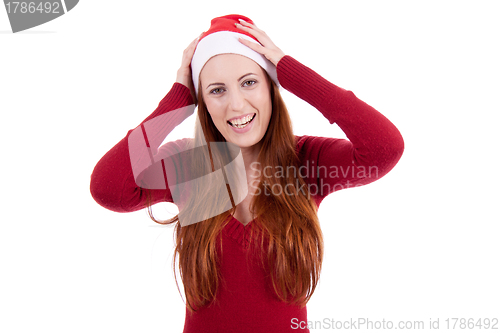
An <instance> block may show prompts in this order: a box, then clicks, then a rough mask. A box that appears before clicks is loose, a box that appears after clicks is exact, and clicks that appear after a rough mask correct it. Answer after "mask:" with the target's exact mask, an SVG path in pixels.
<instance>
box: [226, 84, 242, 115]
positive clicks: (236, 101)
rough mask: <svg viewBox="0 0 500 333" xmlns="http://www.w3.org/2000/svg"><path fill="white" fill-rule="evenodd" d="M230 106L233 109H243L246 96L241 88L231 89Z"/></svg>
mask: <svg viewBox="0 0 500 333" xmlns="http://www.w3.org/2000/svg"><path fill="white" fill-rule="evenodd" d="M229 106H230V107H231V109H232V110H233V111H242V110H243V108H244V107H245V96H244V94H243V92H241V91H240V90H239V89H231V91H230V92H229Z"/></svg>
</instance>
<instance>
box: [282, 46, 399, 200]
mask: <svg viewBox="0 0 500 333" xmlns="http://www.w3.org/2000/svg"><path fill="white" fill-rule="evenodd" d="M277 71H278V79H279V81H280V84H281V85H282V86H283V88H285V89H287V90H288V91H290V92H292V93H293V94H294V95H296V96H297V97H299V98H301V99H303V100H305V101H306V102H308V103H309V104H311V105H312V106H314V107H315V108H317V109H318V110H319V111H320V112H321V113H322V114H323V115H324V116H325V118H326V119H328V121H329V122H330V123H331V124H333V123H337V125H338V126H339V127H340V128H341V129H342V130H343V131H344V133H345V134H346V136H347V138H348V139H349V140H344V139H334V138H325V137H313V136H302V137H299V138H298V143H297V152H298V155H299V158H300V160H301V164H302V165H306V166H309V169H308V174H307V177H305V178H306V181H307V182H308V183H309V184H316V185H317V189H318V192H317V195H318V198H319V201H321V200H322V199H323V198H324V197H325V196H326V195H328V194H329V193H332V192H334V191H337V190H340V189H344V188H348V187H354V186H360V185H365V184H368V183H371V182H373V181H375V180H377V179H379V178H381V177H382V176H384V175H385V174H387V173H388V172H389V171H390V170H391V169H392V168H393V167H394V166H395V165H396V163H397V162H398V160H399V159H400V157H401V155H402V153H403V149H404V142H403V138H402V136H401V134H400V133H399V131H398V129H397V128H396V127H395V126H394V125H393V124H392V123H391V122H390V121H389V120H388V119H387V118H386V117H384V116H383V115H382V114H381V113H379V112H378V111H376V110H375V109H374V108H372V107H371V106H369V105H368V104H366V103H364V102H363V101H361V100H359V99H358V98H357V97H356V96H355V95H354V94H353V93H352V92H351V91H347V90H344V89H342V88H339V87H337V86H335V85H334V84H332V83H330V82H329V81H327V80H326V79H324V78H323V77H321V76H320V75H318V74H317V73H316V72H314V71H313V70H311V69H310V68H308V67H306V66H304V65H302V64H301V63H299V62H298V61H297V60H295V59H293V58H292V57H290V56H285V57H283V58H281V60H280V61H279V63H278V66H277ZM313 166H314V168H313ZM315 188H316V187H315Z"/></svg>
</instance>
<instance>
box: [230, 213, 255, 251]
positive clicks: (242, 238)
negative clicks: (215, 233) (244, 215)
mask: <svg viewBox="0 0 500 333" xmlns="http://www.w3.org/2000/svg"><path fill="white" fill-rule="evenodd" d="M254 221H255V219H253V220H251V221H250V222H248V223H247V224H246V225H245V224H243V223H241V222H240V221H239V220H238V219H236V218H235V217H234V216H232V215H231V219H230V221H229V222H228V223H227V225H226V227H225V230H226V233H227V234H228V235H229V236H230V237H231V238H232V239H234V240H235V241H236V242H238V243H239V244H240V245H242V246H243V248H248V245H249V241H250V240H249V236H248V232H249V231H248V230H249V228H251V226H252V224H253V222H254Z"/></svg>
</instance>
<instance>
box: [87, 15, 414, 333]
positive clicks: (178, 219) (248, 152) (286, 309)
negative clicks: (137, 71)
mask: <svg viewBox="0 0 500 333" xmlns="http://www.w3.org/2000/svg"><path fill="white" fill-rule="evenodd" d="M279 86H281V87H283V88H284V89H287V90H288V91H290V92H291V93H293V94H295V95H296V96H298V97H300V98H302V99H303V100H305V101H307V102H308V103H309V104H311V105H312V106H314V107H315V108H316V109H317V110H318V111H320V112H321V113H322V114H323V115H324V116H325V118H326V119H327V120H328V121H329V122H330V123H331V124H333V123H337V124H338V126H339V127H340V128H341V129H342V130H343V131H344V132H345V134H346V136H347V137H348V140H345V139H335V138H328V137H315V136H308V135H303V136H296V135H294V134H293V131H292V123H291V120H290V117H289V114H288V111H287V109H286V106H285V104H284V102H283V100H282V98H281V95H280V90H279ZM304 86H307V89H303V87H304ZM196 104H197V105H198V108H197V113H196V116H197V123H196V124H197V125H196V128H195V135H194V139H188V138H186V139H183V140H177V141H174V142H169V143H167V144H165V145H163V146H161V147H160V144H161V142H162V141H163V139H164V138H165V137H166V135H167V134H168V133H169V132H170V131H171V130H172V129H173V128H174V127H175V126H177V125H178V124H179V123H180V122H182V121H183V120H184V119H185V118H187V117H188V116H189V115H190V114H192V113H193V111H194V106H195V105H196ZM221 143H222V145H221ZM403 148H404V143H403V139H402V137H401V134H400V133H399V131H398V130H397V128H396V127H395V126H394V125H393V124H392V123H391V122H390V121H389V120H388V119H387V118H385V117H384V116H383V115H382V114H380V113H379V112H378V111H376V110H375V109H373V108H372V107H371V106H369V105H368V104H366V103H364V102H363V101H361V100H359V99H358V98H357V97H356V96H355V95H354V94H353V93H352V92H350V91H346V90H344V89H342V88H339V87H337V86H335V85H334V84H332V83H330V82H328V81H327V80H325V79H324V78H323V77H321V76H320V75H318V74H317V73H316V72H314V71H313V70H311V69H310V68H308V67H306V66H304V65H302V64H301V63H299V62H298V61H297V60H295V59H294V58H292V57H291V56H288V55H285V54H284V53H283V51H281V49H279V48H278V47H277V46H276V45H275V44H274V43H273V42H272V41H271V39H270V38H269V37H268V36H267V35H266V34H265V33H264V32H263V31H262V30H260V29H259V28H257V27H256V26H255V25H254V24H253V22H252V21H251V20H250V19H248V18H246V17H244V16H241V15H227V16H223V17H218V18H215V19H213V20H212V22H211V27H210V29H209V30H208V31H206V32H204V33H203V34H202V35H200V37H198V38H197V39H195V40H194V41H193V42H192V43H191V44H190V45H189V46H188V48H186V50H185V51H184V55H183V58H182V63H181V66H180V68H179V70H178V72H177V80H176V83H175V84H174V85H173V87H172V89H171V90H170V92H169V93H168V94H167V95H166V96H165V97H164V98H163V99H162V101H161V102H160V104H159V106H158V108H157V109H156V110H155V111H154V112H153V113H152V114H151V115H150V116H149V117H147V118H146V119H145V120H144V121H143V122H142V123H141V124H140V125H139V126H138V127H137V128H136V129H134V130H132V131H130V132H129V133H128V134H127V136H126V137H125V138H124V139H123V140H122V141H120V142H119V143H118V144H117V145H116V146H115V147H113V148H112V149H111V150H110V151H109V152H108V153H107V154H106V155H105V156H104V157H103V158H102V159H101V160H100V161H99V162H98V163H97V165H96V167H95V169H94V172H93V173H92V179H91V193H92V195H93V197H94V199H95V200H96V201H97V202H98V203H99V204H101V205H102V206H104V207H106V208H108V209H111V210H113V211H118V212H128V211H136V210H139V209H142V208H146V207H147V208H148V210H149V212H150V215H151V218H152V219H153V220H154V221H156V222H158V223H163V224H170V223H175V226H176V229H175V233H176V248H175V253H176V257H175V258H176V260H178V264H179V270H180V273H181V278H182V282H183V285H184V291H185V295H186V319H185V326H184V332H185V333H189V332H267V331H273V332H295V331H297V325H296V323H297V322H307V311H306V303H307V302H308V300H309V299H310V297H311V296H312V294H313V293H314V290H315V288H316V286H317V283H318V280H319V276H320V271H321V264H322V260H323V238H322V233H321V229H320V225H319V221H318V216H317V210H318V207H319V205H320V203H321V202H322V200H323V199H324V198H325V197H326V196H327V195H328V194H330V193H332V192H334V191H336V190H340V189H343V188H348V187H354V186H360V185H365V184H368V183H370V182H373V181H375V180H377V179H379V178H380V177H382V176H384V175H385V174H386V173H387V172H389V171H390V170H391V169H392V168H393V167H394V166H395V164H396V163H397V162H398V160H399V159H400V157H401V155H402V153H403ZM332 167H333V168H336V169H340V170H347V171H348V172H345V173H344V172H343V173H341V175H340V176H334V177H332V176H331V174H330V175H329V174H327V173H320V172H311V170H313V171H314V170H322V169H321V168H324V169H325V170H326V169H330V168H332ZM303 168H306V169H307V170H306V171H305V172H303V171H302V170H303ZM285 169H286V170H287V172H286V173H284V172H279V170H285ZM366 170H368V172H367V171H366ZM263 171H264V172H263ZM361 171H363V172H361ZM372 171H373V172H372ZM165 201H167V202H174V203H176V204H177V205H178V206H179V214H178V215H177V216H175V217H173V218H172V219H170V220H167V221H158V220H156V219H155V218H154V216H153V214H152V210H151V207H152V206H153V205H154V204H155V203H158V202H165ZM294 323H295V324H294ZM301 331H303V332H308V331H309V330H308V329H307V328H304V329H303V330H301Z"/></svg>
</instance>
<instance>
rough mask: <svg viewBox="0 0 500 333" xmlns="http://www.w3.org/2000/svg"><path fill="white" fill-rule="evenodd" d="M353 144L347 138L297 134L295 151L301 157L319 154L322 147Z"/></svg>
mask: <svg viewBox="0 0 500 333" xmlns="http://www.w3.org/2000/svg"><path fill="white" fill-rule="evenodd" d="M346 144H347V145H351V142H350V141H348V140H345V139H337V138H330V137H323V136H312V135H295V153H296V154H297V156H299V158H301V157H304V156H305V155H311V154H317V153H319V151H321V150H322V149H324V148H326V147H328V148H330V149H331V148H332V147H335V146H338V147H340V146H344V145H346Z"/></svg>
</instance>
